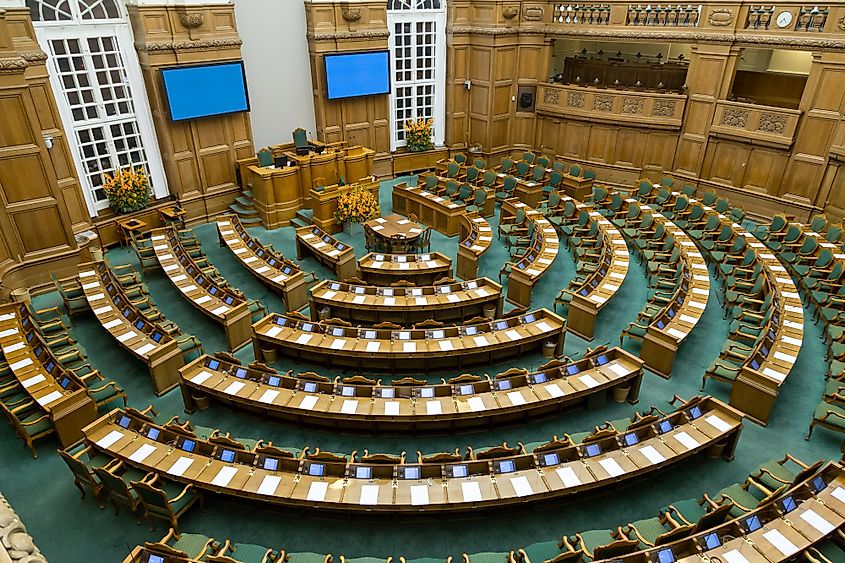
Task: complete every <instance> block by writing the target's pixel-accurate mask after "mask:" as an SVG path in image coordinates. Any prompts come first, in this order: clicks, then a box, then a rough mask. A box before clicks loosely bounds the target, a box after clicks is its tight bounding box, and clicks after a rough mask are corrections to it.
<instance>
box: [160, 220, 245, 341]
mask: <svg viewBox="0 0 845 563" xmlns="http://www.w3.org/2000/svg"><path fill="white" fill-rule="evenodd" d="M151 236H152V242H153V249H154V250H155V253H156V257H157V258H158V262H159V264H161V269H162V270H163V271H164V273H165V275H166V276H167V277H168V278H169V279H170V282H171V283H172V284H173V285H174V286H175V287H176V289H178V290H179V291H180V292H181V293H182V295H183V296H184V297H185V299H187V300H188V301H189V302H190V303H191V304H192V305H193V306H194V307H196V308H197V309H199V310H200V311H202V312H203V313H204V314H205V315H206V316H208V317H209V318H211V320H213V321H215V322H217V323H220V324H222V325H223V329H224V330H225V331H226V342H227V343H228V346H229V350H237V349H238V348H240V347H241V346H243V345H244V344H246V343H247V342H249V337H250V332H251V329H250V327H251V320H252V319H251V318H250V314H249V309H248V308H247V304H246V301H244V300H243V299H241V298H240V297H239V296H238V295H236V294H235V293H233V292H232V291H231V290H229V289H226V288H223V287H220V286H218V285H217V284H215V283H214V282H213V281H212V280H211V279H209V277H208V276H207V275H206V274H205V273H204V272H203V271H202V270H201V269H200V267H199V266H197V264H196V262H194V259H193V258H191V257H190V256H189V255H188V253H187V252H186V251H185V248H184V247H183V246H182V243H181V241H180V240H179V237H178V235H177V234H176V231H174V230H173V229H155V230H154V231H152V234H151Z"/></svg>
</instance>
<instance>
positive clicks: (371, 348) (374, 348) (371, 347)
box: [367, 342, 381, 352]
mask: <svg viewBox="0 0 845 563" xmlns="http://www.w3.org/2000/svg"><path fill="white" fill-rule="evenodd" d="M379 348H381V342H367V352H378V351H379Z"/></svg>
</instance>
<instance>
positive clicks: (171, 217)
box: [158, 205, 187, 229]
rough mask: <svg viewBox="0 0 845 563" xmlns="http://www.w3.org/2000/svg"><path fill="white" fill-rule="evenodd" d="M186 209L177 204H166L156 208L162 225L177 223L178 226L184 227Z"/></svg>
mask: <svg viewBox="0 0 845 563" xmlns="http://www.w3.org/2000/svg"><path fill="white" fill-rule="evenodd" d="M186 214H187V211H185V210H184V209H182V207H181V206H178V205H168V206H167V207H162V208H161V209H159V210H158V217H159V219H160V220H161V222H162V224H164V225H171V226H172V225H173V224H174V223H176V224H178V225H179V228H181V229H184V228H185V215H186Z"/></svg>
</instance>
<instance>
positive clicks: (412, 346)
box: [402, 342, 417, 352]
mask: <svg viewBox="0 0 845 563" xmlns="http://www.w3.org/2000/svg"><path fill="white" fill-rule="evenodd" d="M402 351H403V352H416V351H417V343H416V342H403V343H402Z"/></svg>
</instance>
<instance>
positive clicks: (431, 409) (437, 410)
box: [425, 401, 443, 414]
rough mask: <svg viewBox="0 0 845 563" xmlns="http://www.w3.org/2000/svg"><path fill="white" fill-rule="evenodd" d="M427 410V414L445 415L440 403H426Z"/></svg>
mask: <svg viewBox="0 0 845 563" xmlns="http://www.w3.org/2000/svg"><path fill="white" fill-rule="evenodd" d="M425 410H426V414H443V408H442V406H441V405H440V401H426V402H425Z"/></svg>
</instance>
